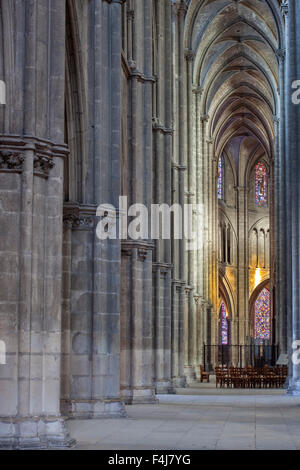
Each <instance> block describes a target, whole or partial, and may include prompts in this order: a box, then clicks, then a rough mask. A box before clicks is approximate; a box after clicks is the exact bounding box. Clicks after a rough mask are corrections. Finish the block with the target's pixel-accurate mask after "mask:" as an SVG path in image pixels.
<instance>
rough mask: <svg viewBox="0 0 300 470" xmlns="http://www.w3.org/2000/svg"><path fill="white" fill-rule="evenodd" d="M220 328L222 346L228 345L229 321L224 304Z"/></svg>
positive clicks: (222, 305) (223, 304)
mask: <svg viewBox="0 0 300 470" xmlns="http://www.w3.org/2000/svg"><path fill="white" fill-rule="evenodd" d="M220 328H221V344H228V320H227V315H226V306H225V303H224V302H222V304H221V309H220Z"/></svg>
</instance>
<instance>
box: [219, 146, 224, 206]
mask: <svg viewBox="0 0 300 470" xmlns="http://www.w3.org/2000/svg"><path fill="white" fill-rule="evenodd" d="M218 199H224V157H223V155H222V156H221V157H220V158H219V164H218Z"/></svg>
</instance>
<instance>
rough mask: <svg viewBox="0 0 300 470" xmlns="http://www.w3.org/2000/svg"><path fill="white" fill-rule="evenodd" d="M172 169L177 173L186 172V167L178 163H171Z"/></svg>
mask: <svg viewBox="0 0 300 470" xmlns="http://www.w3.org/2000/svg"><path fill="white" fill-rule="evenodd" d="M172 169H173V170H178V171H186V170H187V166H186V165H180V164H179V163H176V162H172Z"/></svg>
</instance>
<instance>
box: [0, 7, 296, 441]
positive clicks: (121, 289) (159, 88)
mask: <svg viewBox="0 0 300 470" xmlns="http://www.w3.org/2000/svg"><path fill="white" fill-rule="evenodd" d="M299 8H300V4H299V0H289V1H278V0H25V1H23V2H20V1H19V0H2V1H1V3H0V79H1V80H2V81H3V82H4V83H5V86H6V103H5V105H1V106H0V220H1V234H0V279H1V283H0V292H1V296H0V340H1V344H4V347H5V353H6V363H5V365H4V364H3V365H0V387H1V397H0V446H1V447H11V448H19V447H37V448H38V447H43V446H44V447H45V446H46V447H47V446H50V447H51V446H52V447H57V446H65V445H68V443H69V439H70V438H69V437H68V433H67V431H66V426H65V422H66V420H68V419H78V418H81V419H82V418H84V419H96V418H107V417H125V416H126V409H125V406H127V405H134V404H155V403H157V394H159V395H163V394H175V393H176V389H178V388H183V387H189V386H190V385H191V384H193V383H194V382H195V381H199V378H200V365H202V366H203V367H204V368H205V370H207V371H213V369H214V367H215V366H217V365H218V364H219V362H220V355H222V359H223V358H224V357H225V358H226V360H227V361H229V362H230V363H231V364H233V365H239V364H241V365H247V364H248V363H252V362H253V361H254V362H255V361H256V360H257V357H256V353H255V351H256V352H257V351H258V354H260V352H261V351H262V350H264V351H266V353H267V355H268V358H269V359H270V358H271V359H270V360H277V358H278V356H279V355H280V354H288V355H289V357H290V360H289V377H288V393H290V394H294V395H297V394H298V395H299V394H300V366H299V365H298V364H294V363H292V361H291V350H292V349H291V348H292V341H295V340H300V321H299V319H300V316H299V315H300V310H299V304H300V296H299V279H300V263H299V260H300V252H299V245H300V236H299V229H300V223H299V222H300V213H299V201H300V194H299V178H298V176H300V165H299V164H298V162H297V157H298V156H299V152H300V141H299V138H300V137H299V136H300V127H299V125H300V124H299V123H300V119H299V118H300V111H299V106H298V105H296V104H295V103H294V102H293V100H292V93H293V88H295V87H293V86H292V83H294V81H296V80H297V78H298V79H299V80H300V17H299V15H298V16H297V12H298V13H299ZM299 86H300V82H299ZM294 91H295V90H294ZM120 196H126V197H127V201H128V207H129V206H131V205H133V204H143V205H144V206H146V207H147V208H149V209H150V207H151V205H153V204H156V205H161V204H166V205H168V206H169V207H171V206H172V205H173V204H179V205H180V206H181V207H183V206H184V205H185V204H190V205H194V206H195V207H198V208H200V210H194V211H193V213H192V221H191V223H192V225H193V224H194V225H197V227H198V241H197V246H196V249H193V250H188V249H187V246H186V240H185V239H184V237H183V238H182V239H175V238H174V237H173V238H172V237H170V238H169V239H163V238H159V239H157V240H153V239H151V237H148V238H144V237H141V238H139V239H130V238H127V239H114V240H113V239H106V240H101V239H99V237H98V236H97V233H96V227H97V223H98V220H99V217H98V213H97V208H98V206H99V205H101V204H110V205H112V206H114V207H116V208H118V207H119V198H120ZM117 217H118V220H119V218H120V217H121V210H118V216H117ZM253 351H254V352H253ZM250 352H251V354H250ZM274 358H275V359H274ZM249 361H250V362H249Z"/></svg>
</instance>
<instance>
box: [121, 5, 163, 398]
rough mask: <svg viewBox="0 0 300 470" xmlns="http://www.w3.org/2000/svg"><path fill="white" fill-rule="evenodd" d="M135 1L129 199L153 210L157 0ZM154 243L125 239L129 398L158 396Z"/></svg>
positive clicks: (125, 384)
mask: <svg viewBox="0 0 300 470" xmlns="http://www.w3.org/2000/svg"><path fill="white" fill-rule="evenodd" d="M131 7H132V14H131V18H132V24H131V31H132V35H131V38H130V41H131V46H130V50H132V60H131V62H130V63H129V64H128V65H129V68H130V72H129V77H128V79H129V80H130V85H129V87H130V100H131V103H130V106H131V111H132V114H131V120H130V125H129V127H130V136H129V152H130V154H131V164H130V171H129V177H130V179H131V181H132V185H131V187H130V188H129V194H128V204H129V205H133V204H143V205H144V206H146V207H147V208H148V210H149V214H150V209H151V203H152V195H153V181H152V171H153V164H152V159H153V155H152V149H153V144H152V139H153V135H152V87H153V82H154V78H153V76H152V14H153V12H152V2H149V1H147V0H134V1H133V2H131ZM131 215H133V214H131ZM136 215H138V214H136ZM149 226H150V224H149ZM153 248H154V245H153V242H152V240H151V238H150V233H148V238H147V239H146V238H143V237H142V236H141V237H140V238H138V239H136V240H135V239H130V240H127V241H124V242H123V243H122V251H123V258H122V273H123V276H122V319H121V361H122V367H121V393H122V397H123V399H124V401H125V402H126V403H129V404H131V403H154V402H156V398H155V387H154V383H153V377H154V361H153V317H152V315H153V312H152V252H153ZM126 286H127V287H126ZM127 289H128V290H127ZM128 292H130V295H128Z"/></svg>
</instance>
